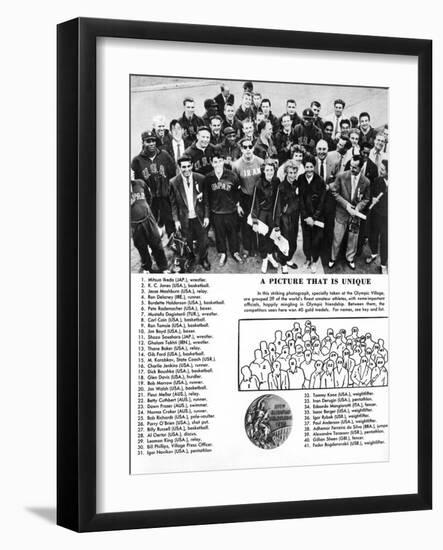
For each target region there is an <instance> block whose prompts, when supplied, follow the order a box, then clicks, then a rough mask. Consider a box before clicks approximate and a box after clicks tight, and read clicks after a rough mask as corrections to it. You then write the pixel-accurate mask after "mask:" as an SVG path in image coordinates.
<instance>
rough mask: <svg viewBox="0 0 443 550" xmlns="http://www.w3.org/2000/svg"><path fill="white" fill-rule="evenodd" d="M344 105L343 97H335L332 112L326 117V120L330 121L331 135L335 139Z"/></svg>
mask: <svg viewBox="0 0 443 550" xmlns="http://www.w3.org/2000/svg"><path fill="white" fill-rule="evenodd" d="M345 107H346V103H345V102H344V101H343V99H336V100H335V101H334V113H333V114H332V115H331V116H330V117H328V120H330V121H331V122H332V125H333V130H332V137H333V138H334V139H337V137H338V133H339V132H340V120H341V119H342V118H343V111H344V108H345Z"/></svg>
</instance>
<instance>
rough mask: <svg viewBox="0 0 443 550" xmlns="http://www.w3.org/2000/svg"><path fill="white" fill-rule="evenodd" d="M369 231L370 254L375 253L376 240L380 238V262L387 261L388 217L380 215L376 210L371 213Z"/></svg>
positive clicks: (376, 247)
mask: <svg viewBox="0 0 443 550" xmlns="http://www.w3.org/2000/svg"><path fill="white" fill-rule="evenodd" d="M370 228H371V232H370V233H369V246H370V247H371V251H372V254H377V251H378V240H379V239H380V263H381V265H387V262H388V218H387V217H386V216H380V215H379V214H377V212H372V214H371V225H370Z"/></svg>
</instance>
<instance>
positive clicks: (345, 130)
mask: <svg viewBox="0 0 443 550" xmlns="http://www.w3.org/2000/svg"><path fill="white" fill-rule="evenodd" d="M350 131H351V121H350V120H349V119H348V118H342V119H341V120H340V132H339V134H338V136H337V139H339V138H341V137H344V138H347V139H349V133H350Z"/></svg>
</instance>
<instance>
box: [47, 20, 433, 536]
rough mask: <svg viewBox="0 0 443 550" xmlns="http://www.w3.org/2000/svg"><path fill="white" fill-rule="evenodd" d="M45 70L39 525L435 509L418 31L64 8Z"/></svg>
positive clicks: (425, 90) (428, 81) (426, 163)
mask: <svg viewBox="0 0 443 550" xmlns="http://www.w3.org/2000/svg"><path fill="white" fill-rule="evenodd" d="M57 67H58V509H57V510H58V511H57V518H58V519H57V522H58V524H59V525H62V526H64V527H67V528H70V529H74V530H77V531H98V530H111V529H130V528H143V527H159V526H173V525H186V524H207V523H220V522H238V521H252V520H272V519H283V518H299V517H312V516H325V515H343V514H360V513H373V512H390V511H401V510H403V511H404V510H419V509H429V508H430V507H431V505H432V496H431V493H432V490H431V487H432V478H431V473H432V462H431V460H432V440H431V434H432V424H431V421H432V419H431V411H432V385H431V349H432V315H431V299H432V295H431V292H432V291H431V283H432V262H431V249H432V240H431V239H432V235H431V227H432V220H431V203H432V194H431V192H432V185H431V183H432V174H431V165H432V162H431V161H432V147H431V145H432V142H431V138H432V69H431V67H432V43H431V41H428V40H411V39H404V38H388V37H370V36H351V35H338V34H320V33H306V32H295V31H284V30H266V29H252V28H235V27H232V28H226V27H217V26H198V25H180V24H169V23H150V22H138V21H114V20H102V19H82V18H80V19H75V20H72V21H68V22H65V23H61V24H60V25H59V26H58V64H57ZM388 190H389V195H390V198H389V202H388Z"/></svg>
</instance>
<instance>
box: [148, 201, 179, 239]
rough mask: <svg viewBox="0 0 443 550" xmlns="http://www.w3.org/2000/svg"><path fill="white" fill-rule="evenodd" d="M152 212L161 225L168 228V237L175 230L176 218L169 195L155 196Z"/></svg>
mask: <svg viewBox="0 0 443 550" xmlns="http://www.w3.org/2000/svg"><path fill="white" fill-rule="evenodd" d="M151 209H152V213H153V214H154V216H155V219H156V220H157V223H158V225H159V227H161V226H162V225H164V226H165V228H166V233H167V234H168V237H170V236H171V235H172V233H174V231H175V225H174V220H173V219H172V210H171V202H170V200H169V198H168V197H154V198H153V199H152V205H151Z"/></svg>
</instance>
